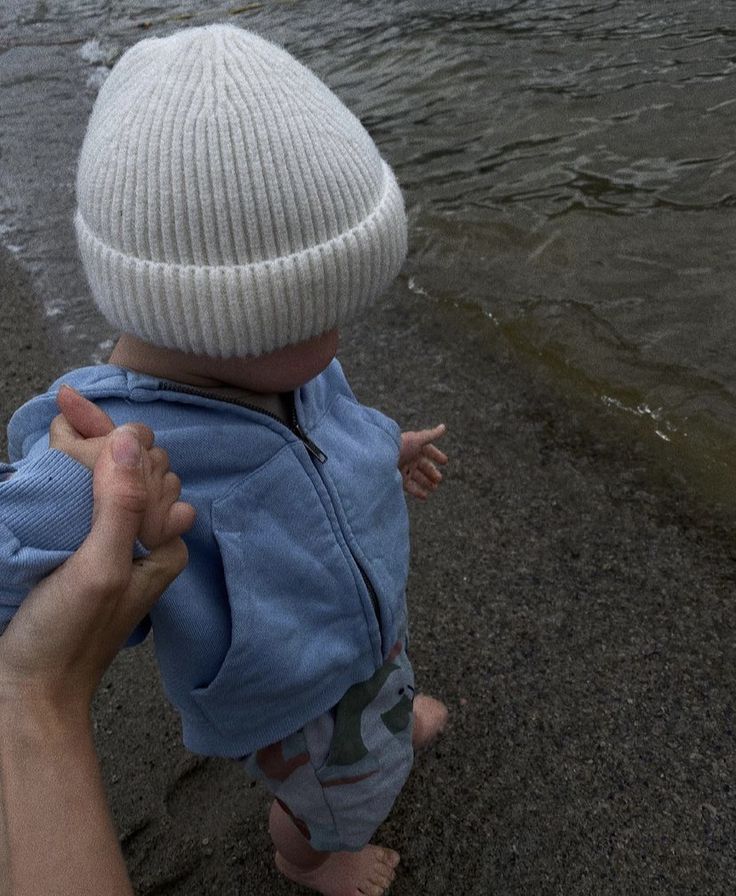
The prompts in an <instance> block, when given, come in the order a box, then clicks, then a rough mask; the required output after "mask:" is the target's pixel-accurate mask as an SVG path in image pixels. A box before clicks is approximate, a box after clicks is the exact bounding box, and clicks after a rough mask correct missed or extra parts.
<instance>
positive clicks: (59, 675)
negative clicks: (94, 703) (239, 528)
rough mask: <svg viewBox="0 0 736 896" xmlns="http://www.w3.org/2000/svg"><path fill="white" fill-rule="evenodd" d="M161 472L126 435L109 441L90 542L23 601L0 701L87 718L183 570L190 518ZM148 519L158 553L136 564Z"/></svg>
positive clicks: (0, 659)
mask: <svg viewBox="0 0 736 896" xmlns="http://www.w3.org/2000/svg"><path fill="white" fill-rule="evenodd" d="M164 457H165V455H164ZM167 466H168V465H167V464H166V465H164V464H163V463H162V462H161V461H160V458H159V457H158V456H156V457H152V449H150V448H149V449H146V448H144V446H143V445H141V443H140V442H139V440H138V437H137V433H136V431H134V430H133V429H131V428H128V427H127V426H126V427H121V428H120V429H118V430H115V431H114V432H112V434H111V435H110V436H108V437H107V438H106V440H105V442H104V445H103V446H102V447H101V451H100V457H99V460H98V462H97V464H96V466H95V470H94V480H93V493H94V513H93V521H92V529H91V531H90V534H89V536H88V537H87V539H86V540H85V542H84V543H83V544H82V546H81V547H80V548H79V550H78V551H77V552H76V554H74V555H73V556H72V557H71V558H70V559H69V560H68V561H67V562H66V563H64V564H63V565H62V566H61V567H59V569H57V570H56V571H55V572H54V573H53V574H52V575H51V576H49V577H48V578H47V579H45V580H44V581H42V582H41V583H39V585H38V586H37V587H36V588H35V589H34V590H33V591H32V592H31V594H29V595H28V597H27V598H26V599H25V600H24V601H23V603H22V605H21V606H20V608H19V609H18V611H17V613H16V614H15V616H14V617H13V619H12V621H11V622H10V624H9V626H8V628H7V630H6V632H5V634H4V635H3V636H2V638H0V699H2V697H3V695H7V694H8V693H11V694H12V693H15V694H16V695H21V694H23V695H25V696H26V697H31V696H33V695H34V694H35V695H37V696H38V697H40V698H43V699H46V700H50V701H52V702H53V703H55V704H56V705H58V706H63V707H64V708H65V709H67V710H68V709H69V708H70V707H72V706H80V707H82V708H85V710H86V707H87V706H88V705H89V701H90V700H91V698H92V695H93V693H94V691H95V689H96V687H97V685H98V683H99V680H100V678H101V676H102V674H103V672H104V671H105V669H106V668H107V666H108V665H109V663H110V662H111V661H112V658H113V657H114V656H115V654H116V653H117V651H118V650H119V649H120V647H121V645H122V644H123V643H124V642H125V640H126V638H127V636H128V635H129V634H130V632H131V631H132V629H133V628H134V627H135V625H136V624H137V623H138V622H140V620H141V619H142V618H143V617H144V616H145V615H146V613H147V612H148V611H149V609H150V608H151V606H152V605H153V603H154V602H155V600H156V598H157V597H158V596H159V595H160V593H161V592H162V591H163V589H164V588H165V587H166V586H167V585H168V584H169V583H170V582H171V581H172V580H173V579H174V578H175V577H176V576H177V575H178V574H179V572H181V570H182V569H183V568H184V566H185V564H186V560H187V552H186V547H185V546H184V543H183V542H182V541H181V539H180V538H179V536H180V535H182V534H183V533H184V532H185V531H186V530H187V529H188V528H189V527H190V526H191V524H192V522H193V521H194V509H193V508H192V507H191V506H190V505H189V504H185V503H184V502H181V501H179V500H178V497H179V481H178V478H177V477H176V476H174V474H173V473H169V471H168V468H167ZM152 518H153V519H155V520H156V525H157V533H156V539H155V540H154V543H152V544H151V547H153V548H156V550H154V551H153V552H152V553H151V554H150V555H149V556H148V557H146V558H143V559H139V560H135V561H133V560H132V553H133V544H134V542H135V539H136V537H137V535H138V533H139V531H140V530H141V529H142V528H143V527H144V526H145V525H146V524H147V523H150V520H151V519H152Z"/></svg>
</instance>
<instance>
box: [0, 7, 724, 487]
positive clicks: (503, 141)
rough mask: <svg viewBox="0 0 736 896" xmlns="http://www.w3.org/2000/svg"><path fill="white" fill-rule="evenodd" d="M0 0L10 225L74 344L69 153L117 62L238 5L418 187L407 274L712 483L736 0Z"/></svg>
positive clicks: (87, 313) (4, 192)
mask: <svg viewBox="0 0 736 896" xmlns="http://www.w3.org/2000/svg"><path fill="white" fill-rule="evenodd" d="M204 6H205V4H201V3H195V2H192V0H187V2H178V3H158V4H152V3H145V2H140V0H125V2H119V3H114V4H113V3H111V2H104V0H80V2H51V0H47V2H30V0H18V2H14V0H11V2H7V0H6V2H5V3H4V5H3V9H2V11H0V242H2V243H3V244H4V245H6V246H7V247H10V248H11V250H12V251H14V252H15V253H16V255H17V256H18V258H19V260H20V261H21V263H22V264H23V265H24V266H26V267H27V268H28V269H29V270H30V271H31V273H32V275H33V278H34V282H35V284H36V286H37V289H38V291H39V294H40V295H41V297H42V299H43V301H44V304H45V307H46V310H47V313H48V314H49V315H50V316H51V317H52V318H53V326H54V327H55V329H56V332H57V333H58V336H59V346H60V353H62V354H63V353H64V352H66V353H67V354H68V356H69V357H75V358H79V357H83V358H85V359H91V360H98V359H101V358H103V357H104V355H105V353H106V352H107V351H108V349H109V345H110V337H111V333H110V332H109V329H108V327H107V325H106V324H105V323H104V322H103V321H101V320H100V319H99V317H97V316H96V314H95V313H94V312H93V311H92V310H91V309H90V307H89V303H88V300H87V298H86V287H85V284H84V281H83V278H82V274H81V270H80V266H79V263H78V261H77V257H76V250H75V247H74V242H73V232H72V228H71V226H70V220H71V214H72V209H73V180H74V168H75V160H76V154H77V151H78V148H79V145H80V143H81V139H82V136H83V132H84V124H85V121H86V118H87V116H88V114H89V110H90V108H91V104H92V102H93V100H94V97H95V95H96V92H97V90H98V89H99V85H100V84H101V83H102V80H103V79H104V77H105V75H106V72H107V70H108V67H109V66H110V65H111V64H112V63H113V62H114V61H115V59H116V58H118V57H119V55H120V53H121V52H122V51H123V50H124V49H125V48H126V47H128V46H129V45H130V44H132V43H133V42H135V41H136V40H138V39H139V38H140V37H142V36H144V35H147V34H149V35H150V34H154V33H155V34H164V33H168V32H169V31H171V30H174V29H175V28H178V27H182V26H184V25H191V24H203V23H205V22H209V21H217V20H220V21H222V20H227V21H232V22H237V23H239V24H242V25H244V26H247V27H253V28H255V29H256V30H258V31H259V32H260V33H262V34H263V35H264V36H266V37H270V38H272V39H274V40H276V41H278V42H280V43H282V44H284V45H285V46H286V47H287V48H288V49H289V50H291V51H292V52H293V53H294V54H295V55H296V56H297V57H298V58H300V59H301V60H302V61H303V62H305V63H306V64H307V65H309V66H310V67H311V68H312V69H314V71H316V72H317V74H319V75H320V76H321V77H322V78H323V79H324V80H325V81H326V82H327V83H328V84H329V85H330V86H331V87H332V88H333V89H334V90H335V91H336V92H337V93H338V94H339V95H340V96H341V97H342V98H343V99H344V100H345V102H346V103H347V104H348V105H349V106H350V107H351V108H352V109H353V110H354V111H355V112H356V113H357V114H358V115H359V116H360V117H361V118H362V120H363V121H364V123H365V124H366V126H367V127H368V128H369V130H370V131H371V133H372V134H373V135H374V137H375V139H376V140H377V142H378V143H379V145H380V146H381V148H382V152H383V153H384V155H385V156H386V157H387V158H388V159H389V160H390V161H391V163H392V165H393V166H394V168H395V170H396V172H397V175H398V178H399V180H400V182H401V184H402V186H403V187H404V189H405V194H406V200H407V206H408V210H409V215H410V223H411V233H412V238H411V243H412V246H411V255H410V259H409V263H408V266H407V276H408V277H409V283H410V285H411V288H412V289H414V290H415V291H417V292H418V293H420V294H422V295H426V297H427V299H426V300H427V301H434V302H443V303H452V304H454V305H457V306H458V307H460V306H467V305H472V306H476V307H478V308H480V309H482V310H483V312H484V315H483V316H482V317H480V318H478V317H476V318H475V319H476V320H479V319H480V320H483V321H485V322H486V324H487V326H488V328H489V338H490V332H491V331H493V333H494V334H495V335H494V338H498V336H499V334H500V336H501V338H503V339H505V340H507V341H509V342H510V343H512V344H513V345H514V346H515V347H516V348H517V349H519V351H521V352H522V353H523V355H524V356H525V357H528V358H530V359H534V360H535V363H539V364H541V365H543V368H544V370H546V372H547V374H548V375H549V377H550V378H551V379H553V380H555V381H556V382H562V383H563V384H564V385H565V387H566V388H568V389H570V390H572V391H573V392H574V393H575V394H578V395H579V396H580V397H581V398H585V399H587V400H593V401H596V402H600V403H603V404H605V405H607V406H608V407H609V408H611V409H612V411H613V413H614V417H613V419H614V420H617V419H618V420H621V422H622V424H623V421H625V420H627V419H632V420H636V421H638V424H639V428H640V429H641V430H642V431H643V432H645V433H648V434H649V435H651V437H652V438H653V439H655V440H658V441H659V442H661V447H662V450H663V451H666V452H669V455H668V457H670V458H671V460H672V462H673V463H679V464H681V465H683V466H684V467H686V468H687V469H688V471H689V472H691V473H692V474H693V475H694V476H696V478H698V479H699V481H700V482H701V483H704V484H705V485H706V486H708V487H710V489H711V491H712V492H714V493H716V494H720V493H723V494H725V492H726V491H729V493H732V494H734V495H736V488H734V487H731V486H730V485H728V483H729V482H730V481H731V480H733V481H736V477H734V476H732V475H731V473H732V472H733V465H734V461H732V459H731V458H732V456H733V457H736V452H735V451H734V448H736V439H735V438H734V436H735V434H736V363H734V353H733V342H734V338H735V337H736V303H735V302H734V301H733V295H732V293H733V289H734V284H735V283H736V277H735V274H736V241H735V240H734V237H735V236H736V227H734V214H735V211H734V205H736V4H734V3H730V2H714V0H711V2H704V0H649V2H647V3H641V2H640V0H611V2H607V3H606V2H595V3H594V2H591V0H587V2H578V0H566V2H565V0H526V2H523V0H513V2H512V0H505V2H470V0H466V2H457V3H445V4H442V3H439V2H432V0H421V2H420V0H398V2H396V0H392V2H388V0H380V2H342V3H335V4H326V3H324V2H317V0H294V2H268V3H243V4H237V3H233V2H231V3H223V2H219V3H210V4H206V11H202V8H203V7H204Z"/></svg>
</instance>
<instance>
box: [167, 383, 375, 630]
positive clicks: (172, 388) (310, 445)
mask: <svg viewBox="0 0 736 896" xmlns="http://www.w3.org/2000/svg"><path fill="white" fill-rule="evenodd" d="M159 388H161V389H164V390H165V391H168V392H183V393H184V394H185V395H198V396H200V397H202V398H208V399H210V400H211V401H212V400H214V401H224V402H225V403H226V404H234V405H237V406H238V407H241V408H246V409H247V410H249V411H255V412H256V413H258V414H265V415H266V416H267V417H270V418H271V419H272V420H276V421H277V423H280V424H281V425H282V426H284V425H285V424H284V421H283V420H282V419H281V417H278V416H277V415H276V414H272V413H271V411H267V410H265V409H264V408H259V407H258V405H254V404H250V403H249V402H247V401H243V400H242V399H240V398H220V397H219V396H213V395H210V394H209V393H208V392H207V391H206V390H204V389H196V388H195V387H194V386H184V385H182V384H179V383H177V384H176V385H174V383H171V382H168V381H167V380H160V381H159ZM287 428H288V429H290V430H291V431H292V432H293V433H294V435H295V436H296V437H297V438H298V439H299V440H300V441H301V442H302V444H303V445H304V447H305V448H306V449H307V451H308V452H309V454H310V455H311V456H312V457H313V458H314V459H315V460H317V461H319V463H321V464H323V463H325V462H326V461H327V455H326V454H325V453H324V451H322V449H321V448H320V447H319V446H318V445H316V444H315V443H314V442H313V441H312V439H310V438H309V436H308V435H307V434H306V433H305V432H304V430H303V429H302V427H301V424H300V423H299V420H298V418H297V416H296V402H295V401H294V400H293V398H292V401H291V424H290V425H289V426H288V427H287ZM346 547H347V548H348V552H349V553H350V556H351V557H352V558H353V563H355V565H356V566H357V567H358V572H359V573H360V575H361V578H362V579H363V583H364V584H365V587H366V590H367V591H368V597H369V598H370V601H371V605H372V606H373V612H374V614H375V617H376V621H377V623H378V631H379V636H380V632H381V606H380V603H379V601H378V594H377V593H376V589H375V588H374V587H373V582H371V580H370V579H369V578H368V574H367V573H366V571H365V570H364V569H363V566H362V565H361V564H360V563H359V562H358V558H357V557H356V556H355V554H354V553H353V552H352V551H351V550H350V546H349V545H347V544H346ZM381 641H383V638H382V637H381Z"/></svg>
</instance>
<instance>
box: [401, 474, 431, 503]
mask: <svg viewBox="0 0 736 896" xmlns="http://www.w3.org/2000/svg"><path fill="white" fill-rule="evenodd" d="M404 488H405V489H406V491H407V492H408V493H409V494H410V495H413V497H415V498H419V500H420V501H426V500H427V498H428V496H429V492H428V491H427V489H426V488H422V486H421V485H419V483H417V482H415V481H414V480H413V479H405V480H404Z"/></svg>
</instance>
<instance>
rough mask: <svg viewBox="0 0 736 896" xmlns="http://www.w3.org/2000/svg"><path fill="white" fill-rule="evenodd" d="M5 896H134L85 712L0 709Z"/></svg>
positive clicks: (16, 704) (17, 706) (0, 851)
mask: <svg viewBox="0 0 736 896" xmlns="http://www.w3.org/2000/svg"><path fill="white" fill-rule="evenodd" d="M0 863H2V866H3V868H2V870H3V872H4V873H3V875H2V881H3V883H2V886H4V887H5V889H3V890H0V893H2V896H38V894H40V893H48V892H50V891H49V889H48V887H49V882H50V881H53V882H54V886H53V893H54V896H93V894H94V896H99V894H101V893H104V894H106V896H132V893H133V890H132V887H131V885H130V882H129V879H128V876H127V872H126V870H125V864H124V862H123V858H122V855H121V852H120V846H119V843H118V837H117V834H116V831H115V827H114V824H113V821H112V818H111V816H110V811H109V808H108V804H107V798H106V794H105V790H104V785H103V782H102V777H101V774H100V768H99V763H98V760H97V756H96V753H95V748H94V742H93V739H92V731H91V725H90V721H89V717H88V714H87V712H86V711H85V710H84V709H80V710H77V711H74V712H68V713H66V712H65V713H61V712H59V711H57V710H55V709H54V708H49V707H46V706H43V707H41V706H36V705H30V706H23V704H22V702H21V701H13V702H12V703H11V704H8V703H6V705H5V706H0Z"/></svg>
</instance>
